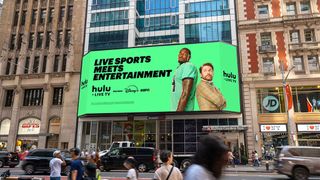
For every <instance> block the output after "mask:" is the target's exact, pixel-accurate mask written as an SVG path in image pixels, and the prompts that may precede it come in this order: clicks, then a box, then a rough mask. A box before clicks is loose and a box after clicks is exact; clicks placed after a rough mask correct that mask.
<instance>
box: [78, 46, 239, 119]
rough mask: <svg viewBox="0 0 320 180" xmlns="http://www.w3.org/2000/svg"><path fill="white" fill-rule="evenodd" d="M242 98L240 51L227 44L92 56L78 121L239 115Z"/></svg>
mask: <svg viewBox="0 0 320 180" xmlns="http://www.w3.org/2000/svg"><path fill="white" fill-rule="evenodd" d="M200 71H201V72H200ZM239 93H240V92H239V77H238V62H237V49H236V47H235V46H233V45H230V44H227V43H223V42H212V43H200V44H199V43H198V44H181V45H168V46H153V47H142V48H128V49H116V50H99V51H91V52H89V53H88V54H86V55H85V56H84V58H83V61H82V71H81V84H80V97H79V98H80V99H79V111H78V115H79V116H83V115H94V114H110V113H152V112H177V111H179V112H188V111H189V112H199V111H229V112H240V95H239Z"/></svg>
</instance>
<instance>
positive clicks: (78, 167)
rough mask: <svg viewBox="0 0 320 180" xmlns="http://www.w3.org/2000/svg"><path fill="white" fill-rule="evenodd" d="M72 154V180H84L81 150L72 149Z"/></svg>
mask: <svg viewBox="0 0 320 180" xmlns="http://www.w3.org/2000/svg"><path fill="white" fill-rule="evenodd" d="M70 153H71V158H72V162H71V165H70V166H71V169H70V171H71V174H70V175H71V178H70V179H71V180H83V175H84V166H83V164H82V161H81V160H80V157H79V155H80V153H81V151H80V149H79V148H72V149H70Z"/></svg>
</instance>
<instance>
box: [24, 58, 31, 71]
mask: <svg viewBox="0 0 320 180" xmlns="http://www.w3.org/2000/svg"><path fill="white" fill-rule="evenodd" d="M29 64H30V58H29V57H27V58H26V62H25V64H24V74H28V72H29Z"/></svg>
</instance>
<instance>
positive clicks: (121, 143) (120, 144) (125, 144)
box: [99, 141, 134, 157]
mask: <svg viewBox="0 0 320 180" xmlns="http://www.w3.org/2000/svg"><path fill="white" fill-rule="evenodd" d="M118 147H134V142H132V141H114V142H112V144H111V146H110V148H109V149H106V150H103V151H100V152H99V157H102V156H104V155H105V154H107V153H108V152H109V151H110V150H112V149H114V148H118Z"/></svg>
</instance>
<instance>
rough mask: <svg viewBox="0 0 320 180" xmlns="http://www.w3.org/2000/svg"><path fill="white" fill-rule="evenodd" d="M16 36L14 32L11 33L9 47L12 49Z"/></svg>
mask: <svg viewBox="0 0 320 180" xmlns="http://www.w3.org/2000/svg"><path fill="white" fill-rule="evenodd" d="M16 38H17V36H16V35H15V34H12V35H11V43H10V49H11V50H13V49H14V43H15V41H16Z"/></svg>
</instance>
